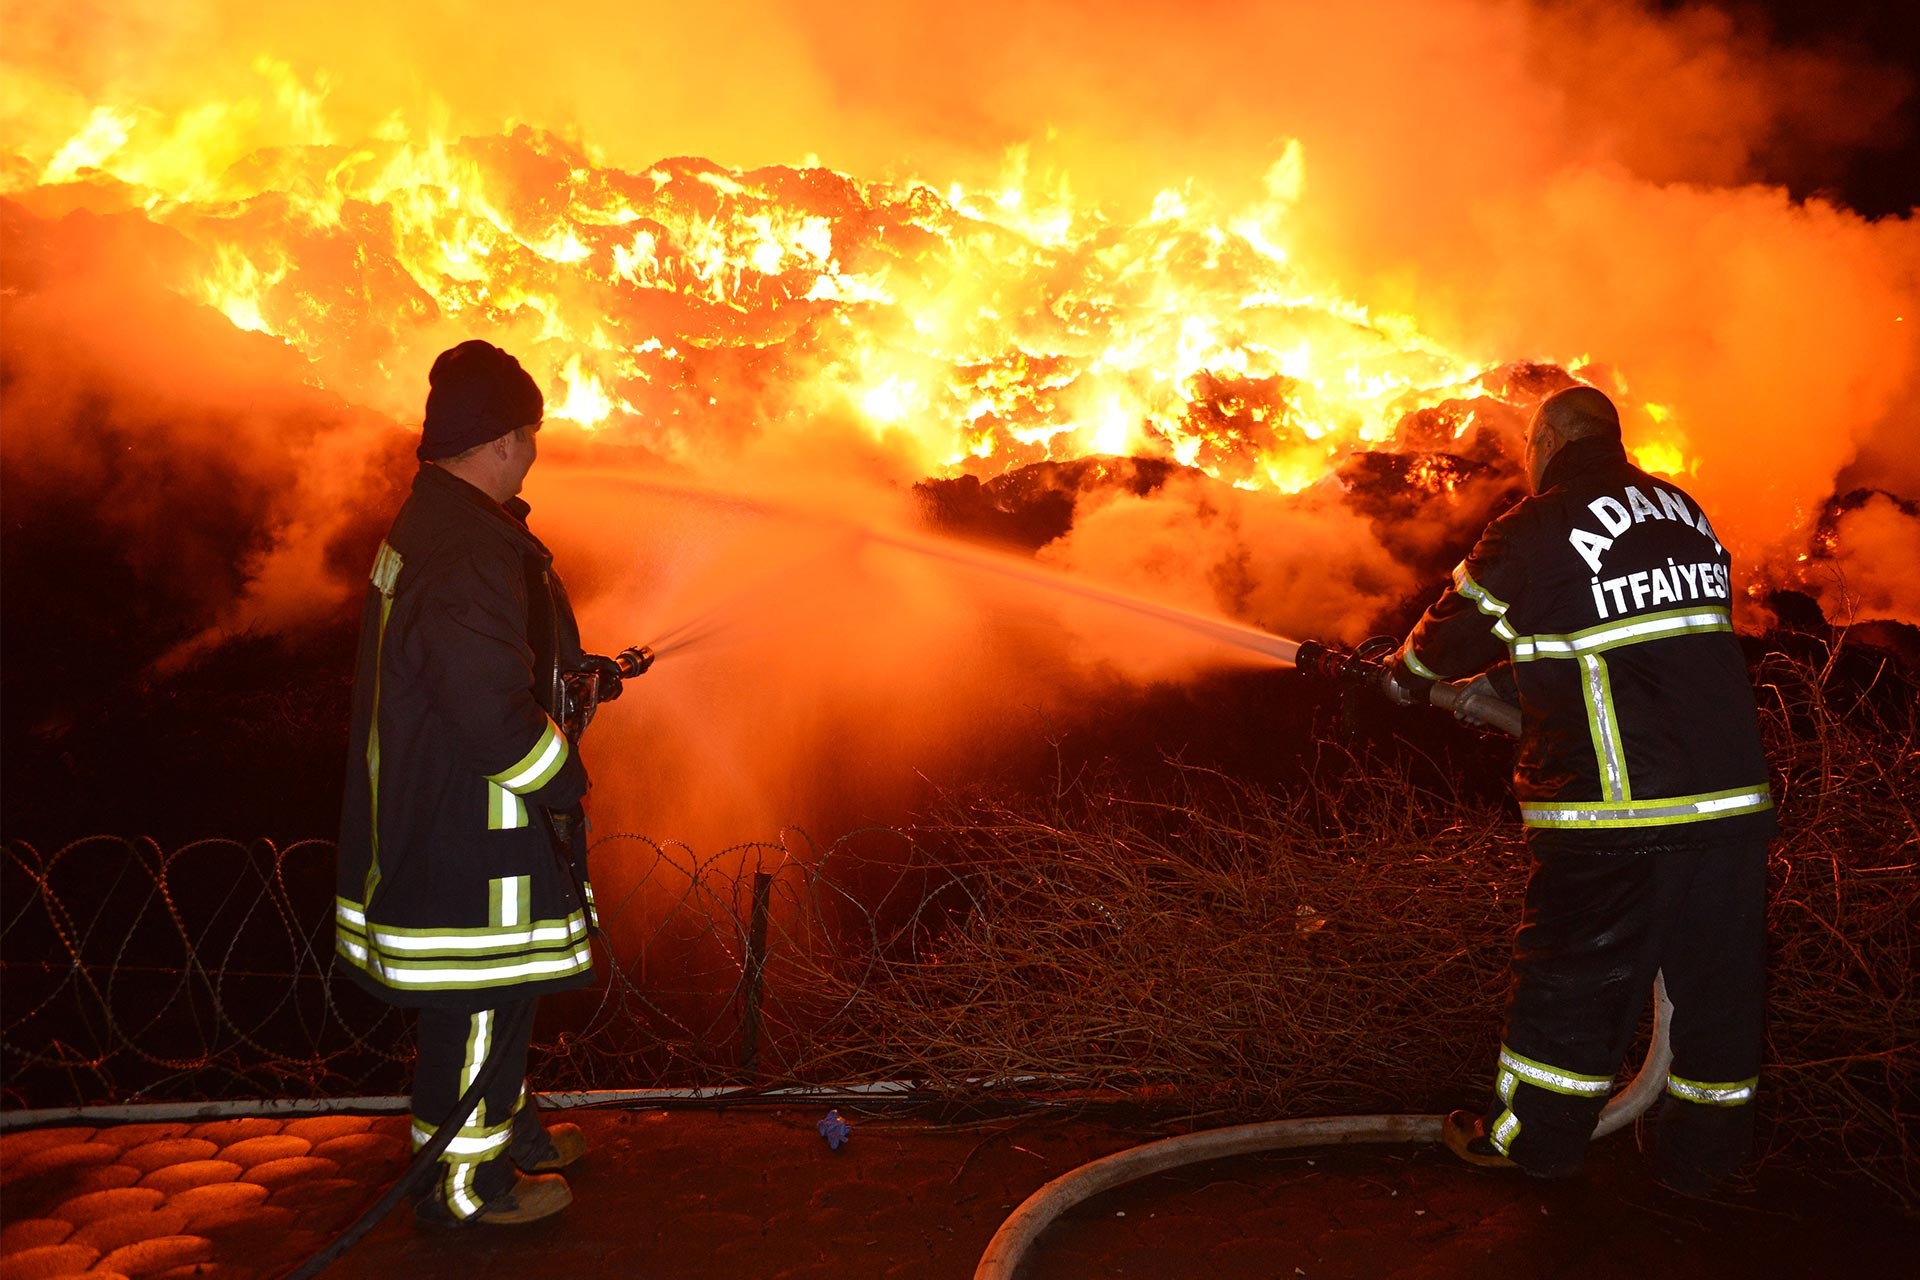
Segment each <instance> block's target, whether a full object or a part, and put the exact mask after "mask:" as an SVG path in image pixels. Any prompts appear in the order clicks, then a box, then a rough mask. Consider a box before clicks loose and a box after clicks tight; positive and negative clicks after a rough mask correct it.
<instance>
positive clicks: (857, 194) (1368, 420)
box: [11, 59, 1482, 492]
mask: <svg viewBox="0 0 1920 1280" xmlns="http://www.w3.org/2000/svg"><path fill="white" fill-rule="evenodd" d="M256 71H257V72H258V74H259V75H260V77H261V79H262V81H263V82H264V83H263V92H271V93H272V94H273V95H274V97H275V100H276V101H277V102H278V103H279V104H280V105H281V107H282V109H284V110H286V111H288V112H289V113H290V114H291V115H292V116H293V117H294V119H295V121H296V122H297V123H298V125H299V128H298V130H297V131H296V132H297V133H298V134H299V135H300V136H302V137H303V138H304V139H306V141H303V142H301V143H298V144H296V145H289V146H282V147H279V148H276V149H274V150H273V151H272V152H271V153H270V154H269V153H260V152H256V153H253V154H240V153H242V152H243V150H244V147H245V142H246V137H245V133H246V129H245V126H246V125H247V123H248V122H250V121H252V120H253V119H254V118H255V117H257V116H258V114H259V111H260V108H259V106H258V104H250V103H244V102H241V103H235V102H216V103H207V104H202V105H200V106H197V107H195V108H192V109H190V110H187V111H184V112H180V113H177V114H175V115H173V116H171V117H168V116H162V115H158V114H157V113H155V112H153V111H151V110H149V109H145V108H142V107H140V106H138V105H137V104H128V105H121V104H108V105H103V106H100V107H97V108H96V109H95V110H93V111H92V112H91V113H90V114H89V115H88V116H87V117H86V118H85V120H84V121H83V122H82V123H81V124H80V126H79V127H78V128H77V129H76V130H75V131H74V132H73V133H72V134H71V135H70V136H66V137H63V138H56V139H50V140H47V141H45V142H43V143H42V144H41V145H42V148H43V149H45V150H47V151H48V153H49V154H48V156H47V158H46V159H45V161H44V162H43V163H37V164H32V165H30V166H28V167H19V168H15V169H13V170H12V171H11V172H12V173H14V174H16V175H19V174H24V173H31V174H32V175H33V181H32V182H31V183H29V184H27V185H25V186H23V185H21V180H20V179H19V178H17V177H16V178H15V179H14V192H15V194H17V195H21V196H24V197H27V198H29V199H31V200H32V201H33V202H34V203H35V204H36V205H37V207H39V208H42V209H47V210H49V211H52V210H57V209H58V208H59V207H60V206H61V205H62V203H63V202H64V201H66V200H68V199H71V198H74V197H73V196H71V195H70V194H69V188H71V187H75V186H77V187H82V188H91V192H90V194H89V196H88V199H89V200H90V201H91V202H93V203H94V205H95V207H97V205H98V200H99V196H100V193H101V192H102V191H110V192H112V193H113V196H114V198H115V199H117V200H118V201H119V202H120V203H121V204H122V205H123V206H125V207H129V208H136V209H143V210H145V211H146V213H147V215H148V216H149V217H151V218H152V219H154V220H155V221H157V222H159V223H162V224H164V225H166V226H168V227H170V228H173V229H175V230H177V231H179V232H180V233H181V234H182V235H184V236H185V237H186V238H187V239H188V240H189V241H191V242H192V243H193V245H194V246H195V247H196V249H197V250H198V251H199V253H200V261H201V264H202V265H201V267H200V269H199V270H198V271H197V273H193V274H190V275H189V276H188V277H186V278H183V279H181V280H180V281H178V282H177V284H178V288H179V289H180V291H182V292H184V293H187V294H188V295H189V296H193V297H197V298H199V299H201V300H204V301H206V302H207V303H209V304H210V305H212V306H214V307H216V308H218V309H219V310H220V311H221V312H222V313H224V314H225V315H226V316H227V317H228V319H229V320H231V321H232V323H233V324H234V325H236V326H237V327H240V328H244V329H250V330H256V331H260V332H264V333H269V334H273V335H275V336H277V337H279V338H282V339H284V340H285V341H286V342H288V343H289V344H290V345H292V346H293V347H294V348H296V349H297V350H298V351H299V352H300V353H301V354H302V355H303V356H304V357H306V358H307V359H308V360H309V361H311V362H312V364H313V366H314V368H315V370H316V372H317V374H318V377H319V379H320V380H321V381H322V382H323V383H324V385H326V386H327V387H328V388H329V389H331V390H335V391H337V392H339V393H340V394H342V395H344V396H346V397H347V398H348V399H350V400H352V401H355V402H357V403H368V404H372V405H374V406H377V407H380V408H382V409H384V410H386V411H387V412H389V413H391V414H393V415H394V416H395V417H396V418H398V419H400V420H401V421H407V420H409V419H411V418H412V417H413V415H414V414H415V413H416V412H417V409H416V408H415V404H416V402H417V399H418V394H419V393H418V386H417V382H418V378H417V370H416V368H415V365H417V364H419V363H423V359H422V357H423V354H424V355H426V356H427V358H430V348H432V347H433V346H435V345H436V344H441V343H443V342H444V341H445V339H446V338H447V337H449V336H450V335H452V334H453V333H455V332H461V331H473V332H489V333H496V334H504V335H506V337H505V338H504V339H503V340H504V341H507V342H509V344H511V345H515V346H516V349H518V350H521V351H522V353H523V355H526V356H529V357H530V359H529V364H530V367H532V368H534V369H535V370H536V373H537V374H538V373H540V372H541V371H542V370H543V369H544V375H543V381H544V383H545V389H546V392H547V396H548V400H549V409H548V417H549V419H550V420H554V421H558V422H568V423H572V424H576V425H577V426H579V427H582V428H593V429H597V430H608V429H612V430H616V431H620V432H631V433H634V434H637V435H638V436H639V437H641V438H643V439H645V440H647V441H648V442H649V443H652V444H656V445H657V444H660V443H662V441H660V439H659V432H658V428H659V425H660V420H661V418H662V416H666V417H678V418H679V419H680V421H679V423H678V424H676V425H677V426H678V427H679V428H680V431H681V434H680V435H678V436H677V437H676V438H675V439H674V440H669V441H667V442H665V443H666V444H667V449H668V452H674V451H675V450H676V449H680V450H684V448H685V445H684V444H682V443H679V442H680V441H684V440H685V439H688V438H705V439H711V438H712V437H713V436H714V435H715V434H719V433H716V432H714V431H711V430H708V429H705V428H704V427H703V425H702V424H703V420H704V419H708V418H714V417H719V418H728V419H731V418H733V417H734V416H736V415H737V414H738V412H739V404H738V396H739V394H740V393H741V392H742V390H743V382H744V381H745V380H746V375H745V374H744V371H743V367H742V366H741V365H740V364H739V363H737V362H735V363H733V364H730V365H729V367H728V368H727V370H726V371H725V372H724V373H723V372H719V371H717V370H715V369H714V368H712V367H711V366H713V365H714V364H716V360H715V356H716V355H717V353H720V352H727V351H732V352H738V353H743V354H746V355H747V363H749V364H752V363H764V364H766V365H769V366H773V367H774V374H773V376H774V377H775V378H776V379H777V381H778V383H779V386H778V388H777V390H778V391H779V393H780V394H779V396H778V399H779V404H778V406H777V410H776V411H777V412H778V413H781V414H785V415H793V416H797V417H807V416H830V417H832V416H838V417H845V418H849V419H851V420H852V421H854V422H857V423H859V424H861V425H862V427H863V428H864V430H865V431H866V432H867V433H868V434H869V435H870V436H871V437H872V438H873V439H874V441H875V442H876V443H883V444H885V445H887V446H888V447H889V448H893V449H904V450H905V451H906V454H907V456H909V457H910V458H912V459H914V460H915V465H916V466H917V469H918V471H919V473H920V474H923V475H941V474H955V473H959V472H972V473H976V474H981V475H992V474H997V473H999V472H1002V471H1005V470H1008V469H1011V468H1014V467H1017V466H1020V465H1023V464H1026V463H1030V462H1035V461H1039V460H1043V459H1054V460H1061V459H1071V458H1076V457H1082V456H1086V455H1089V454H1096V453H1130V454H1134V455H1137V456H1147V457H1160V458H1166V459H1170V460H1172V461H1175V462H1178V463H1180V464H1181V465H1183V466H1189V467H1193V468H1196V469H1198V470H1200V471H1202V472H1204V473H1206V474H1207V475H1209V476H1212V477H1214V478H1216V479H1220V480H1223V481H1227V482H1230V483H1231V484H1233V485H1235V486H1237V487H1240V488H1243V489H1254V490H1259V489H1273V490H1277V491H1282V492H1294V491H1297V490H1299V489H1302V488H1304V487H1306V486H1307V485H1309V484H1311V483H1313V482H1314V481H1315V480H1317V479H1319V478H1321V477H1323V476H1325V475H1327V474H1328V473H1329V472H1330V470H1331V468H1332V466H1333V465H1334V464H1335V463H1336V462H1337V461H1338V460H1339V458H1341V457H1342V456H1344V455H1345V454H1346V453H1347V452H1348V451H1350V450H1351V449H1353V448H1355V447H1364V446H1366V445H1368V444H1373V443H1391V442H1392V440H1393V439H1394V433H1395V426H1396V424H1397V423H1398V422H1399V420H1400V419H1401V418H1403V417H1404V416H1405V415H1407V414H1408V413H1410V412H1413V411H1415V410H1418V409H1421V408H1425V407H1427V406H1429V405H1432V404H1435V403H1437V402H1439V401H1440V400H1443V399H1446V398H1448V397H1451V396H1458V395H1462V394H1471V393H1472V390H1473V381H1474V379H1475V378H1476V376H1477V375H1478V374H1479V373H1480V372H1481V369H1482V366H1481V365H1480V364H1479V363H1476V362H1475V361H1473V360H1471V359H1468V358H1466V357H1464V356H1462V355H1460V354H1458V353H1456V352H1452V351H1449V350H1446V349H1445V348H1444V347H1442V346H1441V345H1440V344H1438V343H1436V342H1434V341H1432V340H1430V339H1429V338H1428V337H1426V336H1425V335H1424V334H1423V333H1422V332H1421V330H1420V328H1419V326H1418V324H1417V323H1416V322H1415V321H1414V320H1413V319H1411V318H1409V317H1406V316H1400V315H1385V314H1380V315H1376V314H1374V313H1372V312H1370V311H1369V310H1368V308H1366V307H1364V306H1362V305H1360V304H1358V303H1356V302H1353V301H1351V300H1349V299H1347V298H1344V297H1342V296H1341V295H1340V294H1339V293H1338V292H1337V291H1336V290H1335V289H1334V288H1333V287H1331V286H1330V285H1329V284H1328V283H1327V282H1326V281H1324V280H1322V279H1319V278H1317V276H1316V274H1315V273H1314V272H1313V271H1312V270H1311V268H1310V267H1309V266H1307V265H1305V264H1303V263H1302V262H1300V261H1299V258H1298V255H1296V254H1295V253H1294V252H1293V251H1292V250H1291V248H1290V247H1289V244H1288V236H1289V231H1288V220H1289V215H1290V211H1291V210H1292V208H1293V207H1294V206H1295V205H1296V204H1297V203H1298V202H1299V201H1300V200H1301V199H1303V198H1305V196H1306V194H1307V193H1308V192H1309V191H1310V189H1311V157H1309V156H1308V155H1307V153H1306V151H1305V149H1304V148H1303V147H1302V146H1301V144H1300V143H1298V142H1291V143H1288V144H1286V145H1285V146H1284V147H1283V148H1282V154H1281V158H1280V159H1279V160H1278V161H1276V162H1275V163H1274V164H1273V165H1272V166H1271V169H1270V171H1269V173H1268V175H1267V178H1266V182H1265V196H1264V199H1262V200H1261V201H1259V202H1257V203H1256V204H1254V205H1253V206H1252V207H1249V208H1244V209H1239V210H1226V209H1222V208H1219V207H1217V206H1216V205H1215V204H1214V203H1213V202H1212V201H1210V200H1209V199H1208V198H1207V197H1206V195H1205V194H1204V193H1202V192H1199V191H1196V190H1194V189H1192V187H1191V186H1188V187H1186V188H1182V189H1180V190H1172V189H1169V190H1166V191H1163V192H1162V193H1161V194H1160V196H1159V197H1158V198H1157V199H1155V200H1154V201H1153V203H1152V207H1151V210H1150V211H1149V212H1148V213H1147V214H1146V216H1144V217H1140V218H1137V219H1134V220H1126V219H1124V218H1122V217H1119V216H1118V215H1116V214H1115V213H1114V212H1113V211H1111V210H1109V209H1106V208H1103V207H1100V206H1097V205H1093V204H1083V203H1081V202H1078V201H1077V200H1076V199H1075V197H1074V194H1073V191H1072V187H1071V184H1070V182H1069V181H1068V180H1067V179H1066V178H1065V177H1064V176H1054V177H1051V178H1047V179H1042V178H1040V177H1037V176H1036V175H1035V174H1034V173H1033V171H1032V168H1031V166H1030V163H1029V159H1028V154H1027V151H1026V149H1025V148H1024V147H1016V148H1013V149H1012V150H1010V151H1009V152H1008V154H1007V157H1006V163H1005V167H1004V172H1003V175H1002V178H1001V180H1000V182H999V184H998V185H997V186H996V187H993V188H991V189H982V190H975V189H971V188H968V187H967V186H965V185H962V184H960V183H949V184H947V185H946V186H945V187H944V189H943V190H941V191H936V190H935V189H934V188H933V187H930V186H926V185H921V184H915V183H904V184H903V183H879V182H867V181H861V180H859V179H857V178H852V177H848V176H845V175H841V174H836V173H832V172H829V171H826V170H822V169H770V170H758V171H755V172H752V173H742V172H738V171H734V170H730V169H726V168H723V167H721V166H717V165H709V164H706V163H704V162H697V161H694V162H688V161H675V162H670V163H663V164H660V165H657V166H655V167H653V168H651V169H648V170H645V171H641V172H631V171H625V170H621V169H618V168H615V167H612V166H608V165H603V164H599V163H596V162H595V161H594V160H593V159H591V158H590V157H589V156H588V155H587V154H585V153H584V152H582V151H580V150H579V149H577V148H575V147H572V146H570V145H569V144H567V143H565V142H563V141H562V140H560V139H559V138H556V137H554V136H552V135H551V134H547V133H542V132H539V131H535V130H531V129H525V128H522V129H518V130H515V131H514V132H513V133H511V134H510V135H507V136H503V137H492V138H460V139H456V138H450V137H446V136H442V135H440V134H429V135H428V136H425V137H416V136H413V135H411V134H409V133H408V132H407V131H406V130H405V129H403V128H401V127H399V126H398V125H397V124H395V125H392V126H391V127H388V128H385V129H384V130H383V131H382V136H378V137H369V138H362V139H359V140H357V141H355V142H354V143H352V145H350V146H346V147H343V146H341V145H339V143H338V141H337V140H336V139H335V138H334V135H333V133H332V132H331V130H330V129H329V127H328V126H327V123H326V121H325V119H324V116H323V112H322V109H321V108H322V105H323V99H324V93H323V91H322V86H320V85H302V84H301V83H299V82H298V81H297V79H295V78H294V77H293V76H292V74H291V72H289V71H288V70H287V69H286V68H285V66H284V65H282V64H279V63H275V62H272V61H271V60H266V59H263V60H261V61H260V62H259V63H258V64H257V66H256ZM223 129H229V130H231V131H232V136H224V135H223V133H222V130H223ZM237 154H238V155H239V158H238V159H236V155H237ZM196 157H200V158H202V159H203V163H200V164H197V165H196V164H195V163H194V160H195V158H196ZM26 158H27V159H28V160H32V159H33V157H32V155H31V154H30V153H29V154H28V155H27V157H26ZM63 184H65V185H63ZM370 350H371V351H373V352H375V353H378V354H379V355H380V356H381V357H382V358H379V359H376V360H375V361H373V362H371V363H370V362H369V361H368V360H367V359H366V357H367V355H368V353H369V351H370ZM754 352H760V353H764V354H763V355H762V356H761V357H757V358H756V357H755V356H753V355H752V353H754ZM752 381H753V382H754V383H755V385H756V386H757V385H758V384H759V382H760V381H761V379H760V378H759V377H755V378H754V379H753V380H752ZM696 385H697V386H698V387H699V388H701V389H703V390H704V391H705V392H706V394H705V395H704V396H702V395H700V394H697V393H692V394H690V392H691V391H692V389H693V388H694V387H695V386H696ZM762 407H763V408H764V401H762Z"/></svg>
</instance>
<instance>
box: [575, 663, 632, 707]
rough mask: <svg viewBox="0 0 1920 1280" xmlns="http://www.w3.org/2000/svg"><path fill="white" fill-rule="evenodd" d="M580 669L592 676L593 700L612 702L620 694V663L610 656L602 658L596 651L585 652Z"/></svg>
mask: <svg viewBox="0 0 1920 1280" xmlns="http://www.w3.org/2000/svg"><path fill="white" fill-rule="evenodd" d="M580 669H581V671H583V672H585V673H586V674H587V675H590V676H592V677H593V692H594V701H595V702H612V701H613V700H614V699H615V698H617V697H619V696H620V689H621V684H622V682H621V679H620V664H619V663H617V662H615V661H614V660H613V659H612V658H604V657H601V656H600V655H599V654H597V653H589V654H586V655H585V657H584V660H583V661H582V663H581V666H580Z"/></svg>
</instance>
